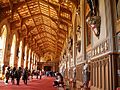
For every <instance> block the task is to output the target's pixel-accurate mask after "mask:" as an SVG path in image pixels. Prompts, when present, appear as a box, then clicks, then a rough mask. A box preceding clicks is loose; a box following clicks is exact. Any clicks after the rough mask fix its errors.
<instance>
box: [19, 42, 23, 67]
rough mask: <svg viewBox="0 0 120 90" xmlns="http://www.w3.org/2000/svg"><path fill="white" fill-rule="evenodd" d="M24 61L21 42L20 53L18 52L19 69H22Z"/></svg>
mask: <svg viewBox="0 0 120 90" xmlns="http://www.w3.org/2000/svg"><path fill="white" fill-rule="evenodd" d="M21 60H22V41H20V45H19V51H18V67H21Z"/></svg>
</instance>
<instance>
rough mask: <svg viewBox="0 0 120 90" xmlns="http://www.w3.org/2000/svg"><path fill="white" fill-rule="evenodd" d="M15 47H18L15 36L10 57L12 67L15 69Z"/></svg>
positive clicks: (14, 36)
mask: <svg viewBox="0 0 120 90" xmlns="http://www.w3.org/2000/svg"><path fill="white" fill-rule="evenodd" d="M15 46H16V35H15V34H14V35H13V39H12V46H11V56H10V63H9V64H10V67H14V60H15Z"/></svg>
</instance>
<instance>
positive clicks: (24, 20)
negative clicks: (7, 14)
mask: <svg viewBox="0 0 120 90" xmlns="http://www.w3.org/2000/svg"><path fill="white" fill-rule="evenodd" d="M40 15H42V16H45V17H47V18H50V19H51V20H52V21H53V22H55V23H56V22H58V19H55V18H53V17H50V16H48V15H45V14H43V13H37V14H34V15H31V16H28V17H25V18H22V20H23V23H24V22H26V20H29V19H30V18H34V17H37V16H40ZM19 22H20V21H19V20H16V21H13V22H11V23H12V24H16V23H19ZM60 22H61V23H62V24H63V23H64V24H66V25H68V24H70V25H71V23H72V22H71V20H68V19H66V18H64V19H62V18H61V19H60ZM56 24H57V23H56ZM57 26H58V25H57Z"/></svg>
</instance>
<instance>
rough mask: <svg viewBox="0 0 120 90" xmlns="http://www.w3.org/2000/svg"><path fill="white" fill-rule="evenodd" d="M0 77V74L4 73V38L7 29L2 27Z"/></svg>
mask: <svg viewBox="0 0 120 90" xmlns="http://www.w3.org/2000/svg"><path fill="white" fill-rule="evenodd" d="M0 33H1V34H0V77H2V73H3V72H4V70H3V67H4V53H5V46H6V37H7V27H6V25H3V27H2V28H1V32H0Z"/></svg>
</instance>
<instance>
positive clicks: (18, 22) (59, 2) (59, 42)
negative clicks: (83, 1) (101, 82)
mask: <svg viewBox="0 0 120 90" xmlns="http://www.w3.org/2000/svg"><path fill="white" fill-rule="evenodd" d="M73 4H76V0H0V20H2V19H4V18H8V20H9V23H10V28H11V30H16V31H17V32H18V33H19V37H20V38H24V40H25V43H27V44H28V45H29V47H30V48H31V49H32V50H34V51H35V52H36V53H37V54H38V55H40V56H44V55H45V54H46V53H49V54H50V55H52V57H53V58H54V59H57V58H59V56H60V54H61V51H62V49H63V45H64V41H65V39H66V35H67V32H68V28H69V27H71V26H72V21H71V20H72V9H73Z"/></svg>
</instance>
